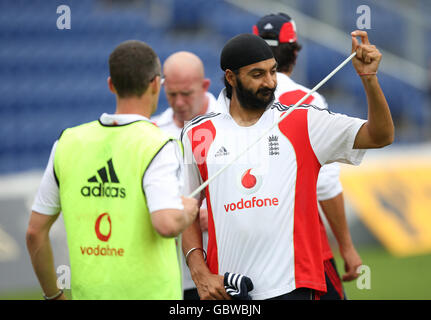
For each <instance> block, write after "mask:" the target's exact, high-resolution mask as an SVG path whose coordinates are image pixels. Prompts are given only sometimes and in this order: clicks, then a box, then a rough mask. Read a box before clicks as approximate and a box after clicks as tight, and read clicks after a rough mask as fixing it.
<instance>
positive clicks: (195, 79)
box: [153, 51, 217, 300]
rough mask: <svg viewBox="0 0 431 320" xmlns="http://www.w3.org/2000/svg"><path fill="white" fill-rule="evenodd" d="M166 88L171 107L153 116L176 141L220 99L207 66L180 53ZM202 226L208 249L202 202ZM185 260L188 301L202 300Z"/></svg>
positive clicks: (169, 68)
mask: <svg viewBox="0 0 431 320" xmlns="http://www.w3.org/2000/svg"><path fill="white" fill-rule="evenodd" d="M163 74H164V77H165V81H164V84H163V86H164V88H165V93H166V97H167V99H168V103H169V106H170V108H168V109H167V110H166V111H165V112H163V113H162V114H161V115H160V116H158V117H154V119H153V120H154V121H155V122H156V124H157V126H158V127H159V128H161V129H162V130H165V131H166V132H168V133H169V134H170V135H172V136H173V137H175V138H178V139H179V138H180V136H181V130H182V128H183V127H184V123H185V122H187V121H190V120H192V119H193V118H194V117H196V116H198V115H202V114H205V113H210V112H215V111H216V106H217V100H216V99H215V97H214V96H213V95H212V94H211V93H210V92H208V88H209V86H210V84H211V81H210V79H207V78H205V72H204V66H203V63H202V61H201V59H200V58H199V57H198V56H196V55H195V54H193V53H191V52H187V51H180V52H176V53H174V54H172V55H171V56H169V57H168V58H167V59H166V61H165V63H164V64H163ZM199 221H200V227H201V230H202V232H203V242H204V248H203V249H206V239H207V229H208V224H207V223H208V222H207V221H208V216H207V209H206V204H205V203H203V205H202V207H201V210H200V213H199ZM184 261H185V260H184V259H183V289H184V299H185V300H199V295H198V291H197V289H196V286H195V283H194V282H193V280H192V278H191V275H190V271H189V268H188V266H187V265H186V263H185V262H184Z"/></svg>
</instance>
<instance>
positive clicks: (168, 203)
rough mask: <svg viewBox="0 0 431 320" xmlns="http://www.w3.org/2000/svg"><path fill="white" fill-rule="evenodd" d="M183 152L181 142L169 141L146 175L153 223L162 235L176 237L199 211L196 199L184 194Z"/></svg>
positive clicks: (145, 183)
mask: <svg viewBox="0 0 431 320" xmlns="http://www.w3.org/2000/svg"><path fill="white" fill-rule="evenodd" d="M181 158H182V155H181V150H180V148H179V146H178V144H177V143H176V142H175V141H173V142H168V143H167V144H166V145H165V146H164V147H163V148H162V149H161V150H160V151H159V153H158V155H157V156H156V157H155V158H154V159H153V161H152V162H151V164H150V166H149V167H148V168H147V171H146V173H145V175H144V178H143V182H142V183H143V189H144V190H145V195H146V197H147V204H148V209H149V211H150V212H151V222H152V224H153V227H154V228H155V230H156V231H157V232H158V233H159V234H160V235H161V236H163V237H168V238H172V237H176V236H178V235H179V234H180V233H181V232H182V231H184V229H185V228H187V227H188V226H189V225H190V224H191V223H192V222H193V221H194V220H195V218H196V216H197V214H198V207H197V200H195V199H190V198H184V197H181V188H182V186H183V180H184V179H183V165H182V159H181Z"/></svg>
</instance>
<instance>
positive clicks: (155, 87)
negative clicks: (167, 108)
mask: <svg viewBox="0 0 431 320" xmlns="http://www.w3.org/2000/svg"><path fill="white" fill-rule="evenodd" d="M160 78H161V77H160V76H156V77H155V78H154V80H153V81H151V82H150V88H151V92H152V93H153V94H156V93H158V92H159V91H160V89H161V86H162V84H161V79H160Z"/></svg>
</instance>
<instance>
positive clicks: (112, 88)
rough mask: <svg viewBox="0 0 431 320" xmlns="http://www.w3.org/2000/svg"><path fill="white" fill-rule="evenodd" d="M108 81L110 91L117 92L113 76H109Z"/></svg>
mask: <svg viewBox="0 0 431 320" xmlns="http://www.w3.org/2000/svg"><path fill="white" fill-rule="evenodd" d="M107 82H108V88H109V91H111V92H112V93H113V94H117V90H115V87H114V84H113V83H112V79H111V77H108V79H107Z"/></svg>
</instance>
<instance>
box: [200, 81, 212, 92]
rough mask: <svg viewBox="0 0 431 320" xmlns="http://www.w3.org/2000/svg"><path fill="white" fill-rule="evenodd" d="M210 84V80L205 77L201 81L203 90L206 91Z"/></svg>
mask: <svg viewBox="0 0 431 320" xmlns="http://www.w3.org/2000/svg"><path fill="white" fill-rule="evenodd" d="M210 85H211V80H210V79H207V78H205V79H204V81H203V83H202V87H203V89H204V91H205V92H206V91H208V89H209V87H210Z"/></svg>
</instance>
